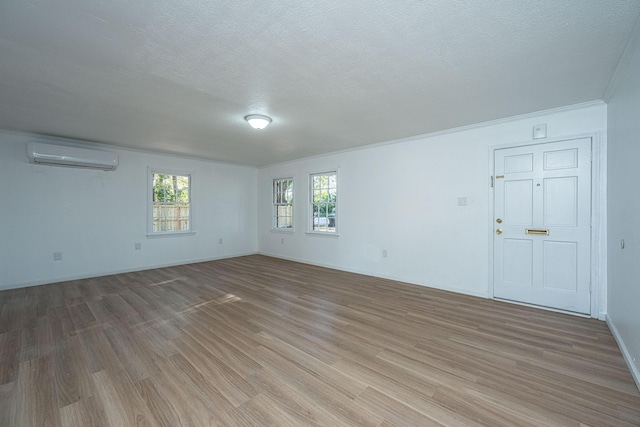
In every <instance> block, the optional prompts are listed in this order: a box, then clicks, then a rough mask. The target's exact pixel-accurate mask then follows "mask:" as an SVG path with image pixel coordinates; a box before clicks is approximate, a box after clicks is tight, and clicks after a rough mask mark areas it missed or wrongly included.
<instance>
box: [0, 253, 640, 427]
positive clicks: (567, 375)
mask: <svg viewBox="0 0 640 427" xmlns="http://www.w3.org/2000/svg"><path fill="white" fill-rule="evenodd" d="M40 425H52V426H60V425H64V426H83V427H84V426H91V425H95V426H103V425H104V426H133V425H145V426H146V425H149V426H154V425H159V426H181V425H182V426H208V425H227V426H251V425H256V426H262V425H274V426H305V425H326V426H343V425H353V426H429V425H449V426H461V425H490V426H520V425H531V426H542V425H550V426H552V425H553V426H555V425H568V426H570V425H574V426H578V425H590V426H604V425H615V426H618V425H620V426H624V425H627V426H631V425H636V426H637V425H640V395H639V393H638V390H637V388H636V387H635V385H634V383H633V380H632V378H631V375H630V374H629V371H628V370H627V367H626V365H625V363H624V361H623V359H622V356H621V354H620V351H619V349H618V348H617V346H616V343H615V341H614V339H613V337H612V336H611V333H610V332H609V330H608V329H607V326H606V324H604V323H603V322H600V321H597V320H593V319H584V318H579V317H573V316H567V315H563V314H558V313H553V312H548V311H543V310H537V309H532V308H527V307H521V306H517V305H511V304H506V303H501V302H496V301H491V300H486V299H481V298H474V297H469V296H463V295H457V294H453V293H448V292H443V291H438V290H433V289H429V288H425V287H420V286H413V285H407V284H403V283H398V282H393V281H390V280H384V279H378V278H373V277H368V276H361V275H356V274H351V273H345V272H340V271H333V270H329V269H324V268H320V267H314V266H309V265H304V264H298V263H293V262H289V261H283V260H279V259H274V258H268V257H264V256H258V255H256V256H249V257H240V258H234V259H227V260H221V261H214V262H207V263H200V264H191V265H185V266H180V267H173V268H163V269H157V270H149V271H143V272H137V273H128V274H118V275H114V276H108V277H101V278H96V279H87V280H77V281H70V282H65V283H58V284H52V285H45V286H38V287H32V288H26V289H16V290H9V291H3V292H0V426H40Z"/></svg>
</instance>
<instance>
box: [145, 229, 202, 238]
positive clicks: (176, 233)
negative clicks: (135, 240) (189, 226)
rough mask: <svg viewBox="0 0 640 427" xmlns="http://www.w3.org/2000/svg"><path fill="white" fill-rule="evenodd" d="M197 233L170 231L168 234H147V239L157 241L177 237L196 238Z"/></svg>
mask: <svg viewBox="0 0 640 427" xmlns="http://www.w3.org/2000/svg"><path fill="white" fill-rule="evenodd" d="M195 235H196V232H195V231H169V232H167V233H151V234H147V239H155V238H157V237H177V236H195Z"/></svg>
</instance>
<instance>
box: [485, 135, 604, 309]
mask: <svg viewBox="0 0 640 427" xmlns="http://www.w3.org/2000/svg"><path fill="white" fill-rule="evenodd" d="M579 138H591V272H590V277H591V313H590V314H591V317H593V318H597V319H600V320H603V321H604V320H605V318H606V314H607V205H606V203H607V150H606V148H607V139H606V132H597V133H588V134H578V135H570V136H566V137H562V138H553V139H537V140H529V141H523V142H519V143H517V142H516V143H512V144H501V145H492V146H489V148H488V151H489V153H488V154H489V156H488V157H489V166H488V175H487V178H488V179H487V187H488V192H489V193H488V194H489V197H488V200H489V204H488V205H489V206H488V208H489V217H488V227H487V228H488V231H487V233H488V236H489V239H488V240H489V252H488V261H489V265H488V271H489V289H488V292H487V294H488V296H489V298H490V299H496V298H495V296H494V289H493V261H494V260H493V250H494V245H493V241H494V239H493V229H494V224H493V219H494V217H495V214H494V205H495V199H494V198H495V194H494V187H492V186H491V184H492V180H491V179H492V178H491V177H493V173H494V170H495V169H494V168H495V164H494V163H495V157H494V156H495V151H496V150H501V149H504V148H515V147H524V146H527V145H538V144H546V143H554V142H562V141H569V140H573V139H579ZM519 304H521V305H527V304H526V303H519ZM530 306H531V307H537V308H541V309H547V310H552V311H559V310H555V309H548V308H546V307H540V306H534V305H530ZM566 313H569V312H566ZM569 314H573V315H575V314H576V313H569Z"/></svg>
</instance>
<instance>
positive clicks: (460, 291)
mask: <svg viewBox="0 0 640 427" xmlns="http://www.w3.org/2000/svg"><path fill="white" fill-rule="evenodd" d="M258 254H259V255H264V256H268V257H271V258H280V259H284V260H287V261H294V262H299V263H301V264H309V265H315V266H317V267H324V268H330V269H332V270H339V271H346V272H348V273H355V274H362V275H363V276H371V277H378V278H380V279H387V280H393V281H396V282H403V283H409V284H411V285H418V286H424V287H425V288H433V289H438V290H441V291H448V292H455V293H458V294H464V295H470V296H474V297H479V298H489V295H488V294H487V293H486V292H474V291H469V290H468V289H460V288H453V287H447V286H436V285H433V284H429V283H420V282H415V281H411V280H408V279H406V278H402V277H395V276H386V275H380V274H372V273H371V272H367V271H362V270H357V269H351V268H344V267H341V266H338V265H332V264H326V263H321V262H311V261H308V260H305V259H300V258H296V257H289V256H285V255H280V254H272V253H269V252H258Z"/></svg>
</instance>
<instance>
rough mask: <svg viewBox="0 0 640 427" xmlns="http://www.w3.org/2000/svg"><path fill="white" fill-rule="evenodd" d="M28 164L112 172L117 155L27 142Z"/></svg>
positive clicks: (114, 168) (116, 162)
mask: <svg viewBox="0 0 640 427" xmlns="http://www.w3.org/2000/svg"><path fill="white" fill-rule="evenodd" d="M27 156H28V157H29V162H31V163H38V164H43V165H55V166H68V167H74V168H86V169H101V170H105V171H113V170H116V168H117V167H118V155H117V154H116V153H111V152H109V151H100V150H89V149H86V148H77V147H67V146H63V145H52V144H42V143H39V142H29V143H28V144H27Z"/></svg>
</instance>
